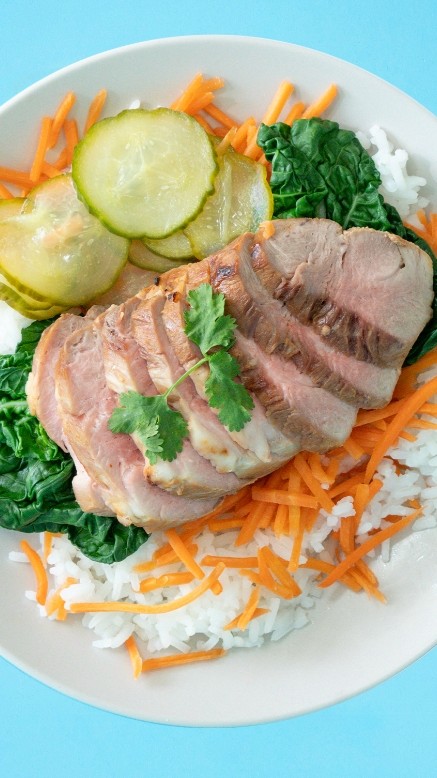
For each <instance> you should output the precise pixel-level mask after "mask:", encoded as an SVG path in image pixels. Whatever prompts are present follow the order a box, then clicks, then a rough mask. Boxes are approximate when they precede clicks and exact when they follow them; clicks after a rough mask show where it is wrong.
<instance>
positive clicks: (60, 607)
mask: <svg viewBox="0 0 437 778" xmlns="http://www.w3.org/2000/svg"><path fill="white" fill-rule="evenodd" d="M77 583H79V582H78V579H77V578H67V579H66V580H65V581H64V583H63V584H61V586H58V588H57V589H56V591H55V592H53V594H52V595H51V597H50V598H49V599H48V600H47V601H46V604H45V609H46V614H47V616H51V615H52V614H53V613H55V612H56V611H58V617H59V616H60V617H61V620H64V619H65V617H66V615H67V611H66V610H65V602H64V600H63V598H62V597H61V592H63V591H64V589H67V588H68V587H69V586H73V584H77Z"/></svg>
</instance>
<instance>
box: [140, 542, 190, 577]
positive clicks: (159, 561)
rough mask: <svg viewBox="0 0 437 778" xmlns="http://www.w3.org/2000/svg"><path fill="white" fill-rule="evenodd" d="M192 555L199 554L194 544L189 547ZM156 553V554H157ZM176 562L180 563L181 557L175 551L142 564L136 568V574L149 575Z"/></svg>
mask: <svg viewBox="0 0 437 778" xmlns="http://www.w3.org/2000/svg"><path fill="white" fill-rule="evenodd" d="M187 548H188V551H189V552H190V554H196V553H197V545H196V544H195V543H192V544H190V545H188V546H187ZM155 553H156V552H155ZM174 562H180V557H179V556H178V555H177V554H176V552H175V551H173V549H171V550H170V551H167V552H166V553H165V554H161V555H159V556H158V555H157V556H156V557H154V558H152V559H151V560H150V562H141V563H140V564H138V565H135V567H134V573H148V572H149V571H151V570H155V568H156V567H163V566H164V565H171V564H173V563H174Z"/></svg>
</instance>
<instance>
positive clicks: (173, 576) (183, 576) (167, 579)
mask: <svg viewBox="0 0 437 778" xmlns="http://www.w3.org/2000/svg"><path fill="white" fill-rule="evenodd" d="M193 580H194V575H193V574H192V573H189V572H187V573H183V572H182V573H166V574H165V575H160V576H159V578H155V577H151V578H143V580H142V581H141V583H140V588H139V591H140V592H142V593H145V592H151V591H153V590H154V589H163V588H165V587H166V586H181V584H187V583H191V581H193Z"/></svg>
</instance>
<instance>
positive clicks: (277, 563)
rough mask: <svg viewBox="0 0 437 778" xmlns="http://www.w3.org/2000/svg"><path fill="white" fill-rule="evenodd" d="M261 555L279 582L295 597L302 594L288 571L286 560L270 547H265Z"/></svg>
mask: <svg viewBox="0 0 437 778" xmlns="http://www.w3.org/2000/svg"><path fill="white" fill-rule="evenodd" d="M260 555H261V557H262V558H263V559H264V560H265V561H266V564H267V566H268V568H269V569H270V571H271V572H272V573H274V574H275V576H276V578H277V579H278V581H279V582H280V583H281V584H282V585H283V586H285V587H286V588H287V589H289V590H290V591H291V592H292V593H293V596H294V597H297V596H298V595H299V594H301V593H302V591H301V589H300V587H299V586H298V584H297V583H296V581H295V580H294V578H293V576H291V575H290V571H289V570H288V569H287V563H286V561H285V560H284V559H282V558H281V557H280V556H278V554H275V552H274V551H272V549H271V548H269V546H264V547H263V548H262V549H261V551H260ZM260 555H259V556H260ZM259 556H258V558H259Z"/></svg>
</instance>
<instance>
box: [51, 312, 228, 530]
mask: <svg viewBox="0 0 437 778" xmlns="http://www.w3.org/2000/svg"><path fill="white" fill-rule="evenodd" d="M100 326H101V319H100V320H99V319H97V321H96V322H95V323H93V324H89V325H88V326H86V327H84V328H82V329H81V330H79V331H78V332H74V333H72V334H71V335H70V336H69V337H67V339H66V340H65V343H64V345H63V348H62V349H61V352H60V355H59V359H58V364H57V368H56V378H55V383H56V396H57V400H58V404H59V409H60V414H61V418H62V426H63V433H64V436H65V438H66V439H67V440H69V441H70V442H71V445H72V447H73V448H74V450H75V452H76V455H77V456H78V458H79V460H80V462H81V463H82V465H83V467H84V468H85V470H86V472H87V473H89V474H90V475H91V477H92V478H93V479H94V480H95V481H96V482H97V483H98V484H99V485H100V488H101V494H102V496H103V497H104V500H105V503H106V505H107V506H108V508H109V509H110V510H111V512H112V514H113V515H115V516H117V518H118V519H119V521H121V522H122V523H124V524H137V525H139V526H143V527H144V528H145V529H146V530H147V531H149V532H151V531H154V530H156V529H163V528H165V527H167V526H175V525H177V524H181V523H184V522H185V521H188V520H190V519H194V518H198V517H200V516H202V515H203V514H205V513H207V512H208V511H209V510H211V509H212V508H213V507H214V505H215V504H216V500H215V499H211V500H189V499H187V498H184V497H179V496H175V495H172V494H168V493H167V492H165V491H164V490H163V489H160V488H159V487H157V486H155V485H153V484H151V483H149V482H148V481H147V480H146V479H145V478H144V472H143V471H144V458H143V455H142V454H141V452H140V451H139V449H138V448H137V446H136V445H135V443H134V442H133V440H132V438H131V437H130V436H129V435H124V434H114V433H112V432H111V431H110V430H109V428H108V420H109V417H110V416H111V414H112V411H113V410H114V408H115V406H116V404H117V395H116V394H114V392H111V391H110V390H109V388H108V386H107V384H106V379H105V371H104V365H103V353H102V346H101V336H100V332H99V328H100Z"/></svg>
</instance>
